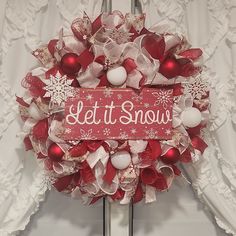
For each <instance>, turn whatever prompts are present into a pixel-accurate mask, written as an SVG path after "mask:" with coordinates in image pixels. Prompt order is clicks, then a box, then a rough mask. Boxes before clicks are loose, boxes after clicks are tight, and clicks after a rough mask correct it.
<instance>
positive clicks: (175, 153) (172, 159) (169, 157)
mask: <svg viewBox="0 0 236 236" xmlns="http://www.w3.org/2000/svg"><path fill="white" fill-rule="evenodd" d="M179 158H180V152H179V150H178V149H177V148H174V147H173V148H170V149H169V150H168V151H167V152H166V153H165V154H164V155H162V156H161V160H162V162H164V163H165V164H168V165H171V164H175V163H176V162H177V161H178V160H179Z"/></svg>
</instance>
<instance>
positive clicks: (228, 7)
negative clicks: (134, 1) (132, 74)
mask: <svg viewBox="0 0 236 236" xmlns="http://www.w3.org/2000/svg"><path fill="white" fill-rule="evenodd" d="M142 9H143V11H144V12H146V13H147V25H148V26H151V25H153V24H155V23H156V22H157V21H161V20H166V19H167V20H168V21H170V22H172V23H173V29H174V30H176V31H177V32H183V33H184V34H185V35H188V39H189V41H190V42H191V43H192V45H193V47H202V48H203V50H204V54H205V55H204V56H205V64H206V65H207V66H208V67H210V69H211V71H212V77H211V81H210V83H211V103H212V108H211V110H212V117H211V124H210V126H209V129H208V130H207V131H206V133H205V137H206V139H207V142H208V143H209V148H208V149H207V151H206V152H205V153H204V156H203V158H202V159H201V160H200V161H199V162H197V163H195V164H193V165H188V166H187V167H186V168H185V170H186V174H187V175H188V176H189V177H190V178H191V181H192V183H193V187H194V189H195V190H196V194H197V196H198V197H199V198H200V200H201V201H202V203H203V204H205V206H206V207H207V208H208V209H209V210H210V211H211V212H212V214H213V216H214V217H215V220H216V222H217V224H218V225H219V226H220V227H221V228H223V229H224V230H225V231H226V232H227V233H231V234H233V235H236V195H235V194H236V95H235V93H236V14H235V13H236V1H235V0H234V1H228V0H227V1H226V0H192V1H190V0H184V1H181V0H179V1H172V0H143V1H142Z"/></svg>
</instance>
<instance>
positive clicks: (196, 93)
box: [184, 75, 209, 99]
mask: <svg viewBox="0 0 236 236" xmlns="http://www.w3.org/2000/svg"><path fill="white" fill-rule="evenodd" d="M208 91H209V85H208V82H207V81H205V80H204V79H203V78H202V77H201V76H200V75H199V76H197V77H196V78H193V79H192V80H191V79H190V80H189V82H188V83H186V84H185V86H184V92H185V93H189V94H191V95H192V97H193V98H194V99H201V98H202V97H203V96H206V95H207V92H208Z"/></svg>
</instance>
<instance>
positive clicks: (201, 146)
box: [191, 136, 208, 154]
mask: <svg viewBox="0 0 236 236" xmlns="http://www.w3.org/2000/svg"><path fill="white" fill-rule="evenodd" d="M191 142H192V146H193V148H195V149H197V150H199V151H200V152H201V153H202V154H203V152H204V151H205V149H206V148H207V147H208V145H207V144H206V143H205V142H204V141H203V140H202V139H201V138H200V137H198V136H194V137H192V138H191Z"/></svg>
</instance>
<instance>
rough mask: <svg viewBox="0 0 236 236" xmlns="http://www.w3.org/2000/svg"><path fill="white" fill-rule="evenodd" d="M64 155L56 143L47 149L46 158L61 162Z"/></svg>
mask: <svg viewBox="0 0 236 236" xmlns="http://www.w3.org/2000/svg"><path fill="white" fill-rule="evenodd" d="M64 154H65V153H64V152H63V150H62V149H61V148H60V147H59V146H58V145H57V144H56V143H52V144H51V145H50V146H49V148H48V157H49V158H50V159H51V160H52V161H56V162H59V161H61V160H62V157H63V156H64Z"/></svg>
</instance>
